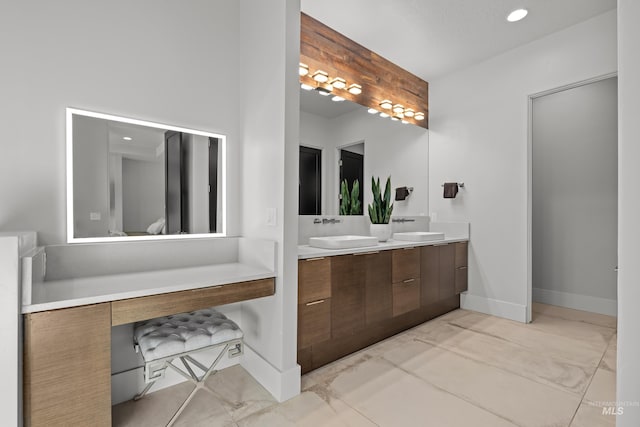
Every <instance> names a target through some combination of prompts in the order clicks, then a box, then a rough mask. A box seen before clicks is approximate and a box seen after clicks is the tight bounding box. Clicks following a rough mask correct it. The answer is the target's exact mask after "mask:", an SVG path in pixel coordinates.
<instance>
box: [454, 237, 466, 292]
mask: <svg viewBox="0 0 640 427" xmlns="http://www.w3.org/2000/svg"><path fill="white" fill-rule="evenodd" d="M455 246H456V261H455V265H456V273H455V274H456V277H455V283H456V284H455V288H456V293H457V294H459V293H460V292H464V291H466V290H467V289H468V274H469V273H468V243H467V242H459V243H456V245H455Z"/></svg>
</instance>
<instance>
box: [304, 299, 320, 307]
mask: <svg viewBox="0 0 640 427" xmlns="http://www.w3.org/2000/svg"><path fill="white" fill-rule="evenodd" d="M323 302H324V300H323V299H321V300H319V301H313V302H308V303H307V304H306V306H307V307H309V306H311V305H316V304H322V303H323Z"/></svg>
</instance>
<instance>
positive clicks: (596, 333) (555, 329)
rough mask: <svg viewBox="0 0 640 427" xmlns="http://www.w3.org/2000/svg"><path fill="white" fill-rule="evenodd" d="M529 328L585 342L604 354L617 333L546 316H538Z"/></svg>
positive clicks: (604, 328) (598, 326) (605, 328)
mask: <svg viewBox="0 0 640 427" xmlns="http://www.w3.org/2000/svg"><path fill="white" fill-rule="evenodd" d="M528 326H529V327H531V328H534V329H538V330H540V331H543V332H546V333H549V334H554V335H558V336H560V337H564V338H570V339H574V340H579V341H583V342H584V343H586V344H589V345H591V346H593V348H595V349H598V350H602V352H604V349H605V348H606V347H607V346H608V345H609V341H610V340H611V337H613V335H614V334H615V333H616V330H615V329H614V328H609V327H606V326H600V325H594V324H592V323H586V322H580V321H575V320H564V319H560V318H558V317H553V316H547V315H545V314H539V315H538V316H536V318H535V319H533V322H531V323H529V325H528Z"/></svg>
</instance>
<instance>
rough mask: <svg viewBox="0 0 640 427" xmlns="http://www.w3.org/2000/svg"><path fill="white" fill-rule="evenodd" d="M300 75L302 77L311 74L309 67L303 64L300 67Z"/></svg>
mask: <svg viewBox="0 0 640 427" xmlns="http://www.w3.org/2000/svg"><path fill="white" fill-rule="evenodd" d="M298 74H300V75H301V76H306V75H307V74H309V66H308V65H307V64H303V63H302V62H301V63H300V65H299V66H298Z"/></svg>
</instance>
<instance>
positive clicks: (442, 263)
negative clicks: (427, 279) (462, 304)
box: [437, 244, 456, 300]
mask: <svg viewBox="0 0 640 427" xmlns="http://www.w3.org/2000/svg"><path fill="white" fill-rule="evenodd" d="M437 248H438V249H439V251H440V254H439V255H440V260H439V263H438V265H439V269H440V279H439V281H440V286H439V293H438V299H441V300H442V299H446V298H450V297H452V296H454V295H455V294H456V287H455V270H456V269H455V257H456V247H455V245H454V244H447V245H441V246H437Z"/></svg>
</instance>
